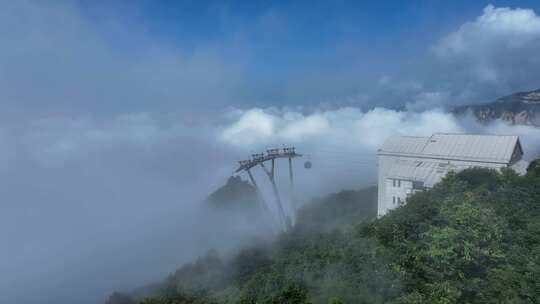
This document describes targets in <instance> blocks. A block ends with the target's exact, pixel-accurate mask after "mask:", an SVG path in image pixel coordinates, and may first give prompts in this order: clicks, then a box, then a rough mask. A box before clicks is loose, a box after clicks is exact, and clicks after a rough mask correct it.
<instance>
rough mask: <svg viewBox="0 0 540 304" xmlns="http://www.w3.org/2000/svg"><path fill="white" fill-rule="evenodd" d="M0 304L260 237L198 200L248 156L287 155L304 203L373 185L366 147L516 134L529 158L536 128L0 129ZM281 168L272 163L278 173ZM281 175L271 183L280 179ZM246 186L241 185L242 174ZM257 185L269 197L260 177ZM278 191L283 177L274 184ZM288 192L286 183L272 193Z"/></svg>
mask: <svg viewBox="0 0 540 304" xmlns="http://www.w3.org/2000/svg"><path fill="white" fill-rule="evenodd" d="M2 129H3V130H10V132H3V133H2V136H1V137H0V139H1V144H2V146H3V147H4V149H3V151H2V157H1V164H2V168H3V170H2V173H0V178H1V180H2V181H3V184H4V187H3V191H2V196H3V203H2V210H3V212H2V213H1V215H0V217H1V218H0V223H1V224H0V225H1V231H2V232H1V233H2V240H3V241H4V244H7V246H5V248H6V250H4V251H3V252H2V257H1V259H0V260H1V261H2V264H1V268H2V273H3V274H4V275H5V277H6V278H9V279H8V280H3V281H2V286H1V287H0V289H1V290H2V297H3V299H2V301H3V302H4V301H5V302H22V303H59V302H61V303H68V302H72V301H78V302H81V303H100V302H103V301H104V299H105V297H106V296H107V294H109V293H110V292H112V291H113V290H130V289H132V288H134V287H137V286H141V285H144V284H147V283H150V282H154V281H159V280H160V279H162V278H163V277H164V276H166V274H167V273H170V272H171V271H173V270H174V269H175V268H177V267H179V266H180V265H182V264H183V263H185V262H189V261H191V260H193V259H194V258H196V257H197V256H199V255H202V254H204V253H205V252H206V251H207V250H210V249H217V250H219V251H220V252H221V253H222V254H227V252H233V251H235V250H238V248H240V247H241V246H245V245H246V244H248V243H249V242H250V241H251V240H253V239H255V238H257V237H263V236H265V237H272V230H271V227H269V226H268V225H266V224H264V223H259V222H256V221H252V222H250V221H249V219H247V218H245V217H243V216H242V215H241V214H239V215H238V216H237V217H234V216H231V215H228V216H222V215H220V214H219V213H216V212H213V211H212V210H211V209H210V208H208V206H206V205H205V204H204V199H205V198H206V196H207V195H208V194H209V193H211V192H212V191H213V190H215V189H216V188H218V187H219V186H221V185H222V184H224V182H225V181H226V179H227V177H228V176H230V175H231V174H232V173H233V171H234V170H235V169H236V161H237V160H240V159H244V158H247V157H249V156H250V154H251V153H252V152H258V151H262V150H264V149H265V148H267V147H272V146H280V145H282V144H287V145H295V146H296V147H297V151H298V152H299V153H303V154H304V156H303V158H302V160H307V159H309V160H310V161H312V162H313V164H314V165H313V168H312V169H310V170H306V169H304V168H303V167H302V161H298V162H296V164H295V175H296V179H297V191H298V194H299V197H300V200H301V201H303V202H304V201H307V200H309V199H310V198H313V197H316V196H320V195H323V194H326V193H330V192H334V191H339V190H341V189H343V188H346V189H360V188H362V187H367V186H368V185H372V184H373V183H374V182H375V179H376V149H377V148H378V147H379V146H380V145H381V144H382V142H383V141H384V139H385V138H387V137H388V136H391V135H395V134H408V135H429V134H431V133H433V132H478V133H497V134H518V135H520V137H521V140H522V143H523V147H524V150H525V154H526V157H529V158H530V157H532V156H534V155H536V153H538V152H539V151H540V144H539V143H540V131H539V129H537V128H534V127H529V126H510V125H507V124H505V123H504V122H495V123H493V124H491V125H488V126H485V125H480V124H478V123H476V122H475V121H474V119H473V118H472V117H465V118H455V117H454V116H452V115H451V114H447V113H444V112H442V111H440V110H432V111H426V112H421V113H413V112H400V111H396V110H388V109H384V108H377V109H374V110H371V111H366V112H362V111H361V110H360V109H356V108H339V109H335V110H331V111H317V112H312V113H303V112H301V111H290V110H286V109H281V110H280V109H275V108H271V109H246V110H238V109H237V110H231V111H230V112H226V113H224V114H223V117H220V118H219V119H216V121H214V122H209V123H205V124H203V125H188V126H186V125H184V124H182V122H181V121H180V120H178V118H177V117H176V116H174V115H170V114H169V115H163V116H152V115H148V114H142V113H138V114H126V115H120V116H117V117H115V118H114V119H111V120H98V119H92V118H89V117H82V118H76V119H75V118H73V117H69V118H55V119H39V120H31V121H28V122H27V123H25V124H12V125H5V124H4V125H3V126H2ZM284 169H285V168H283V167H280V166H278V168H277V172H278V177H279V174H282V172H286V171H285V170H284ZM280 172H281V173H280ZM244 178H245V177H244ZM256 178H257V179H258V180H259V181H260V183H261V185H262V186H263V192H264V195H265V196H266V197H267V198H269V197H270V192H269V188H268V185H266V184H265V183H264V181H265V179H264V178H265V177H264V176H263V175H262V173H261V172H257V174H256ZM281 180H282V181H286V179H281ZM280 188H281V189H286V184H283V185H280Z"/></svg>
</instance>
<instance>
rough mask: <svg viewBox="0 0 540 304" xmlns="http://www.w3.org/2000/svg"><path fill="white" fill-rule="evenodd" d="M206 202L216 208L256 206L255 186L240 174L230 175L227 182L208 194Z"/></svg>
mask: <svg viewBox="0 0 540 304" xmlns="http://www.w3.org/2000/svg"><path fill="white" fill-rule="evenodd" d="M207 202H208V204H210V206H212V207H217V208H226V209H230V208H232V209H234V208H245V207H247V208H257V207H258V204H259V200H258V197H257V191H256V190H255V187H253V186H252V185H250V184H249V183H248V182H247V181H244V180H242V178H241V177H240V176H231V177H229V179H228V180H227V183H226V184H225V185H223V186H222V187H220V188H219V189H217V190H216V191H214V192H213V193H212V194H210V195H209V196H208V199H207Z"/></svg>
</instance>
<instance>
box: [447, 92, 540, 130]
mask: <svg viewBox="0 0 540 304" xmlns="http://www.w3.org/2000/svg"><path fill="white" fill-rule="evenodd" d="M468 111H472V113H473V114H474V116H475V117H476V119H477V120H478V121H479V122H481V123H490V122H492V121H494V120H497V119H501V120H503V121H506V122H508V123H510V124H513V125H529V126H539V125H540V122H539V118H540V89H538V90H534V91H528V92H519V93H515V94H512V95H508V96H505V97H501V98H499V99H497V100H495V101H494V102H491V103H486V104H478V105H465V106H459V107H456V108H454V109H453V111H452V112H453V113H454V114H456V115H464V114H466V113H467V112H468Z"/></svg>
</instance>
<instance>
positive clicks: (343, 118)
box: [221, 108, 462, 150]
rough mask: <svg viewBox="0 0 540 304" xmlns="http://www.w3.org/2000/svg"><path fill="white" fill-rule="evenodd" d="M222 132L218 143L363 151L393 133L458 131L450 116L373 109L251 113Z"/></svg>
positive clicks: (252, 110)
mask: <svg viewBox="0 0 540 304" xmlns="http://www.w3.org/2000/svg"><path fill="white" fill-rule="evenodd" d="M240 113H241V114H240V116H239V117H238V118H237V120H236V121H233V122H231V123H230V124H229V125H227V126H225V128H224V129H223V130H222V132H221V139H222V140H223V141H224V142H225V143H228V144H231V145H235V146H249V147H257V146H262V145H266V144H269V145H272V144H283V143H287V144H310V145H315V144H320V145H323V146H328V145H332V144H335V145H341V146H348V147H358V146H363V147H368V148H369V149H371V150H373V149H375V148H376V147H377V146H379V145H380V144H382V142H383V141H384V139H385V138H386V137H388V136H390V135H393V134H404V135H406V134H409V135H427V134H431V133H432V132H459V131H462V128H461V127H460V126H459V123H458V121H456V120H455V119H454V117H453V116H452V115H450V114H445V113H443V112H440V111H436V110H434V111H424V112H421V113H412V112H402V111H396V110H390V109H385V108H375V109H373V110H370V111H367V112H362V111H361V110H359V109H357V108H339V109H335V110H327V111H317V112H314V113H311V114H303V113H300V112H295V111H286V110H283V111H272V110H267V111H265V110H262V109H250V110H245V111H243V112H240Z"/></svg>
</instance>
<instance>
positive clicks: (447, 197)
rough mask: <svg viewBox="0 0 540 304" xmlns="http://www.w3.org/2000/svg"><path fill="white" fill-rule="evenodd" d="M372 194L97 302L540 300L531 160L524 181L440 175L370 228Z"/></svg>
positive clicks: (313, 212) (536, 192)
mask: <svg viewBox="0 0 540 304" xmlns="http://www.w3.org/2000/svg"><path fill="white" fill-rule="evenodd" d="M374 197H375V191H374V189H371V190H370V189H367V190H364V191H353V192H342V193H338V194H334V195H331V196H329V197H327V198H325V199H321V200H318V201H316V202H313V204H309V205H308V206H307V207H305V208H304V209H303V210H302V212H301V216H300V219H299V222H298V225H297V226H296V227H295V229H294V230H293V231H291V232H290V233H287V234H284V235H282V236H280V237H279V238H278V239H277V240H276V241H275V242H272V243H270V244H268V243H266V244H258V245H254V246H253V247H251V248H245V249H244V250H242V251H240V252H239V253H238V254H237V255H236V256H234V257H233V258H231V259H227V260H223V259H222V258H220V257H219V256H218V255H217V254H216V253H212V252H211V253H209V254H208V255H207V256H205V257H202V258H200V259H199V260H198V261H196V262H194V263H192V264H189V265H185V266H184V267H182V268H180V269H178V270H177V271H176V272H175V273H174V274H171V275H170V276H169V277H168V278H167V279H166V280H165V281H164V282H163V283H162V284H160V286H159V288H156V289H155V290H154V292H153V294H147V295H146V298H145V299H142V298H141V299H136V300H133V299H129V298H127V297H125V296H122V295H119V294H115V295H114V296H115V297H116V298H118V299H120V300H121V301H122V302H120V301H116V300H115V299H113V296H111V299H110V300H109V301H108V303H109V304H113V303H114V304H119V303H137V302H142V303H145V304H151V303H152V304H175V303H176V304H178V303H245V304H248V303H275V304H278V303H279V304H282V303H290V304H295V303H298V304H300V303H314V304H318V303H333V304H337V303H539V302H540V164H539V163H538V162H534V163H532V165H531V167H530V168H529V173H528V174H527V176H517V175H515V174H514V173H513V171H510V170H508V171H503V172H497V171H492V170H487V169H469V170H466V171H463V172H461V173H459V174H450V175H448V176H447V177H446V178H445V179H444V180H443V181H442V182H441V183H439V184H438V185H436V186H435V187H434V188H433V189H431V190H428V191H425V192H421V193H417V194H415V195H413V196H412V197H411V198H410V199H409V201H408V203H407V205H406V206H403V207H400V208H398V209H396V210H394V211H391V212H390V213H389V214H388V215H387V216H384V217H383V218H381V219H374V214H375V209H374V203H375V201H374ZM343 210H345V211H343ZM126 301H127V302H126Z"/></svg>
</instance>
